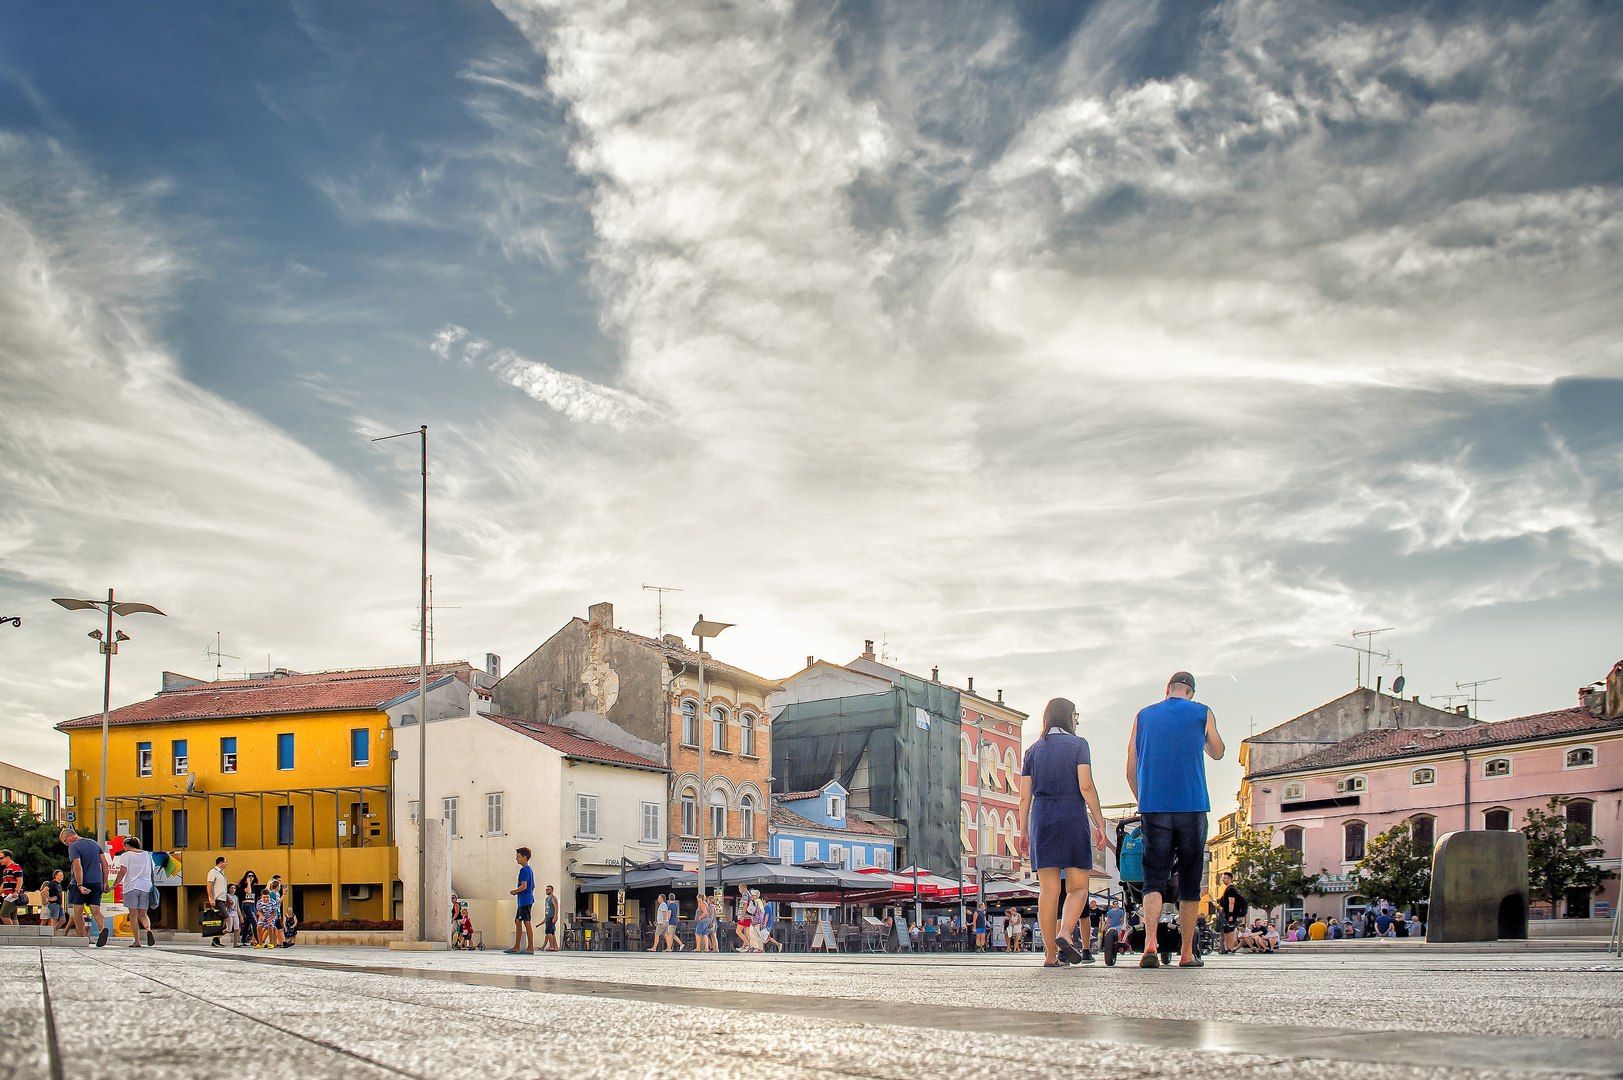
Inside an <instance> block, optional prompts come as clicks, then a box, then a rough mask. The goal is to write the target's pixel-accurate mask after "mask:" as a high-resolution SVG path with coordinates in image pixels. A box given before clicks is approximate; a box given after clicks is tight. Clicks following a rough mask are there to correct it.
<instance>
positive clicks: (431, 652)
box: [412, 574, 462, 664]
mask: <svg viewBox="0 0 1623 1080" xmlns="http://www.w3.org/2000/svg"><path fill="white" fill-rule="evenodd" d="M438 606H439V607H442V608H444V609H445V610H446V611H461V610H462V607H461V605H460V604H440V605H438ZM434 608H435V604H434V575H433V574H430V575H428V633H427V635H426V636H427V638H428V662H429V663H430V664H432V663H433V662H434ZM412 629H413V630H415V629H417V627H416V626H413V627H412Z"/></svg>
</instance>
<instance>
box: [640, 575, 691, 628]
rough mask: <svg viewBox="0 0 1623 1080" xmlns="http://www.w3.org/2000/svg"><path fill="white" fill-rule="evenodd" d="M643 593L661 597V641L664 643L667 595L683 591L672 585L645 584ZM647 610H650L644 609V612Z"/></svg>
mask: <svg viewBox="0 0 1623 1080" xmlns="http://www.w3.org/2000/svg"><path fill="white" fill-rule="evenodd" d="M642 591H643V592H651V593H653V594H655V595H656V596H658V597H659V640H661V641H664V640H665V594H666V593H668V592H681V591H682V590H681V589H678V588H674V587H673V586H670V585H648V584H644V585H643V587H642ZM647 610H648V609H647V608H643V611H644V612H646V611H647Z"/></svg>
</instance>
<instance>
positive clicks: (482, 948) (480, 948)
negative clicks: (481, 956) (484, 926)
mask: <svg viewBox="0 0 1623 1080" xmlns="http://www.w3.org/2000/svg"><path fill="white" fill-rule="evenodd" d="M475 947H476V948H477V949H478V950H479V951H480V952H484V951H485V943H484V942H482V941H481V942H480V943H479V944H478V945H477V946H475Z"/></svg>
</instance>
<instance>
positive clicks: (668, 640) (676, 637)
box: [665, 634, 687, 649]
mask: <svg viewBox="0 0 1623 1080" xmlns="http://www.w3.org/2000/svg"><path fill="white" fill-rule="evenodd" d="M665 644H667V645H675V646H676V647H677V648H678V649H685V648H687V642H686V641H683V640H682V635H681V634H666V635H665Z"/></svg>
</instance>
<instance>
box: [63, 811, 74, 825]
mask: <svg viewBox="0 0 1623 1080" xmlns="http://www.w3.org/2000/svg"><path fill="white" fill-rule="evenodd" d="M63 820H65V821H70V822H71V821H72V820H73V811H72V810H69V811H68V812H67V817H66V818H64V819H63Z"/></svg>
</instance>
